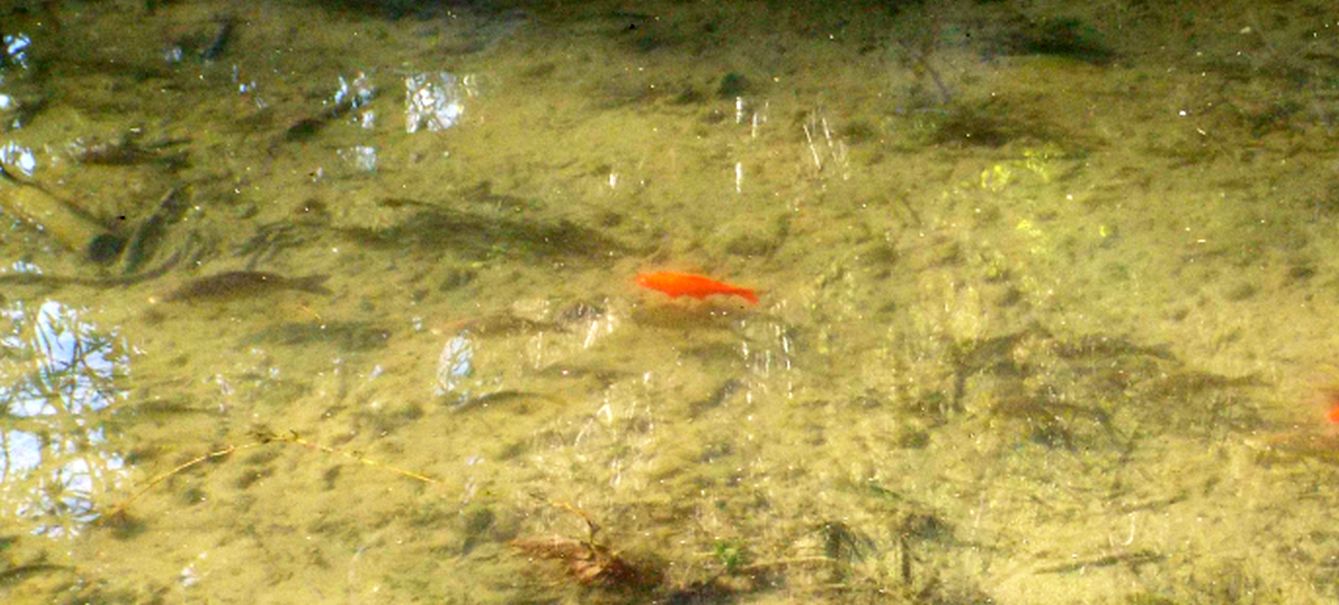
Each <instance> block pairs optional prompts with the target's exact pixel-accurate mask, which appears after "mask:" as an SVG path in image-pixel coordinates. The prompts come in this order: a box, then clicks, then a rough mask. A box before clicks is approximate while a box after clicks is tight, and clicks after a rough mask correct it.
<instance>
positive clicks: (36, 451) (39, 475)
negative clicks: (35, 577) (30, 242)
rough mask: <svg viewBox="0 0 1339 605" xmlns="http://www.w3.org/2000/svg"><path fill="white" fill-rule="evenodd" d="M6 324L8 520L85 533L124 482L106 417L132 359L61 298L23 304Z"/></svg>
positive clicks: (4, 494) (0, 495)
mask: <svg viewBox="0 0 1339 605" xmlns="http://www.w3.org/2000/svg"><path fill="white" fill-rule="evenodd" d="M0 317H3V318H4V321H6V322H7V323H8V324H9V325H8V327H7V330H6V331H5V333H4V334H3V336H0V349H2V350H3V356H2V357H0V405H2V406H3V408H0V409H2V410H3V415H0V511H2V512H0V514H2V515H3V516H4V517H8V518H9V520H8V521H7V524H8V523H15V524H17V525H19V526H21V527H24V528H25V529H26V530H27V531H28V532H30V533H33V534H39V535H49V536H68V535H72V534H75V533H78V531H79V530H80V527H81V526H82V525H84V524H86V523H88V522H91V521H93V520H94V519H96V518H97V512H96V511H95V505H94V502H95V501H96V499H97V496H98V494H99V493H101V492H102V491H104V490H105V489H107V488H109V487H111V486H113V485H114V484H116V483H117V482H118V481H119V480H120V479H121V478H122V476H123V472H124V470H123V469H124V466H125V461H124V458H123V456H122V455H121V454H120V453H119V452H116V451H115V450H114V449H112V448H111V447H109V443H108V431H107V426H106V420H107V415H108V413H109V412H111V411H112V410H111V408H112V406H113V404H114V403H115V402H116V401H118V400H119V399H122V398H123V397H124V393H123V392H122V391H121V390H119V389H118V388H117V386H116V384H117V381H118V380H119V379H120V378H122V377H124V375H125V374H126V372H127V370H128V367H129V361H130V358H129V355H128V354H127V352H126V347H125V346H124V344H123V340H122V339H121V338H120V336H119V335H117V334H116V332H115V331H114V330H113V331H107V330H103V329H100V328H99V327H98V326H96V325H95V324H93V323H91V322H89V321H87V320H85V319H84V317H83V314H82V312H81V310H80V309H77V308H74V307H71V306H68V305H66V304H64V303H61V302H59V301H55V300H47V301H45V302H43V303H41V305H40V306H37V307H32V306H30V305H27V304H24V303H23V302H21V301H16V302H13V303H10V304H9V305H7V306H6V307H4V308H3V309H0Z"/></svg>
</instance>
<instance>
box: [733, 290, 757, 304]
mask: <svg viewBox="0 0 1339 605" xmlns="http://www.w3.org/2000/svg"><path fill="white" fill-rule="evenodd" d="M735 294H738V295H739V296H740V297H741V298H743V299H744V300H747V301H749V304H753V305H756V304H758V293H757V292H754V291H753V290H749V289H747V288H741V289H740V290H739V291H737V292H735Z"/></svg>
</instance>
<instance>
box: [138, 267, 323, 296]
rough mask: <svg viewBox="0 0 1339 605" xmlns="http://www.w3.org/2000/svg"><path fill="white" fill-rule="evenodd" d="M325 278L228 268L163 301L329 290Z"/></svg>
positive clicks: (183, 286)
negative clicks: (283, 291) (288, 275)
mask: <svg viewBox="0 0 1339 605" xmlns="http://www.w3.org/2000/svg"><path fill="white" fill-rule="evenodd" d="M325 280H326V276H325V275H307V276H304V277H284V276H282V275H277V274H274V273H266V272H264V271H227V272H224V273H216V274H214V275H206V276H204V277H199V278H196V279H193V280H191V281H189V282H186V284H184V285H182V286H181V287H179V288H177V289H176V290H173V291H171V292H169V293H168V294H167V295H166V296H164V297H163V301H165V302H171V301H192V300H224V299H229V298H238V297H242V296H255V295H258V294H268V293H271V292H279V291H282V290H301V291H303V292H311V293H314V294H330V290H328V289H326V288H325V286H323V285H322V284H323V283H325Z"/></svg>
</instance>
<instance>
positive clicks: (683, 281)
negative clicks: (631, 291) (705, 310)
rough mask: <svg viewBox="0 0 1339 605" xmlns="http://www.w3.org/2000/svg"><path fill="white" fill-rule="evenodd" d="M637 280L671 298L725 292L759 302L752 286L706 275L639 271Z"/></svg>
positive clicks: (641, 284)
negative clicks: (747, 286) (723, 280)
mask: <svg viewBox="0 0 1339 605" xmlns="http://www.w3.org/2000/svg"><path fill="white" fill-rule="evenodd" d="M636 282H637V285H639V286H641V287H643V288H649V289H651V290H657V291H659V292H664V293H665V294H668V295H670V298H678V297H680V296H691V297H693V298H696V299H698V300H701V299H703V298H706V297H708V296H711V295H712V294H725V295H734V296H738V297H740V298H742V299H744V300H747V301H749V303H750V304H757V303H758V294H757V292H754V291H753V290H752V289H751V288H745V287H742V286H736V285H734V284H727V283H725V282H719V281H716V280H714V279H711V278H710V277H707V276H705V275H694V274H692V273H675V272H673V271H657V272H655V273H638V274H637V279H636Z"/></svg>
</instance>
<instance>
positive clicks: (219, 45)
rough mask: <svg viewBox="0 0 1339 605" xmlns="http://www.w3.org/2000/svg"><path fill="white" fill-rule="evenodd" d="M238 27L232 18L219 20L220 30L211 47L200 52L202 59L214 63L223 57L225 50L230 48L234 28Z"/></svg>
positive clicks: (215, 35) (206, 47)
mask: <svg viewBox="0 0 1339 605" xmlns="http://www.w3.org/2000/svg"><path fill="white" fill-rule="evenodd" d="M236 26H237V23H236V21H234V20H233V18H232V17H223V18H221V19H219V22H218V29H217V30H215V31H214V39H213V40H210V42H209V45H208V46H205V48H204V50H201V51H200V59H201V60H203V61H213V60H215V59H218V58H219V57H220V56H222V55H223V51H224V49H226V48H228V42H230V41H231V40H232V34H233V28H235V27H236Z"/></svg>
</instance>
